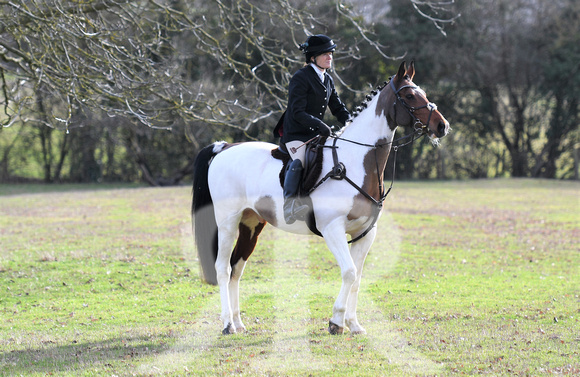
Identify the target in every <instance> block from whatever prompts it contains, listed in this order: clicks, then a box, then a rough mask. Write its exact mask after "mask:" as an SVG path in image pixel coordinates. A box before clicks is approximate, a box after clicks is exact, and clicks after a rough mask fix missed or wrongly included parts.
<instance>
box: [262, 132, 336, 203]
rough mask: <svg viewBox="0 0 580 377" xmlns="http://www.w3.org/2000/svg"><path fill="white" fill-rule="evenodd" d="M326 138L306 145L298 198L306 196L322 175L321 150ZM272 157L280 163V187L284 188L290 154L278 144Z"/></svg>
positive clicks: (284, 147) (281, 144) (319, 138)
mask: <svg viewBox="0 0 580 377" xmlns="http://www.w3.org/2000/svg"><path fill="white" fill-rule="evenodd" d="M326 139H327V138H326V137H322V136H319V137H318V139H316V140H314V141H312V142H310V143H308V144H306V145H305V146H304V148H306V155H305V161H304V165H305V166H304V167H303V168H304V171H303V172H302V183H301V185H300V192H299V194H300V196H306V195H308V192H310V190H311V189H312V188H313V187H314V185H315V184H316V182H317V181H318V178H319V177H320V174H321V173H322V157H323V153H322V149H323V147H324V143H325V142H326ZM271 154H272V157H274V158H275V159H277V160H281V161H282V170H280V175H279V176H280V185H281V186H282V187H284V179H285V178H286V171H287V170H288V166H289V165H290V164H289V163H290V160H291V159H290V154H289V153H288V150H287V149H286V145H284V143H282V142H280V145H279V146H278V148H276V149H273V150H272V152H271Z"/></svg>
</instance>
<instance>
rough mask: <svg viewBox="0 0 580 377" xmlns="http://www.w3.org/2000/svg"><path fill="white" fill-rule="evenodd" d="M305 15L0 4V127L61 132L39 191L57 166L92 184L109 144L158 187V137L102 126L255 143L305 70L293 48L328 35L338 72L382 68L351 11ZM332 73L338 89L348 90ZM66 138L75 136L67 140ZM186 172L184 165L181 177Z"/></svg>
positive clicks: (266, 10) (240, 9)
mask: <svg viewBox="0 0 580 377" xmlns="http://www.w3.org/2000/svg"><path fill="white" fill-rule="evenodd" d="M409 4H412V5H413V6H415V9H416V10H417V11H420V12H421V13H423V15H424V17H427V18H429V20H430V22H432V23H433V24H435V25H436V26H437V27H441V25H442V23H444V22H445V20H441V19H437V18H435V17H432V16H430V14H431V12H437V10H438V9H440V5H437V4H439V3H436V2H429V1H428V2H421V1H418V0H409ZM305 5H306V4H303V3H302V2H301V0H297V1H289V0H269V1H265V2H264V1H261V2H256V1H251V0H212V1H201V0H196V1H184V0H161V1H153V0H138V1H128V0H89V1H83V2H69V1H65V0H26V1H25V0H20V1H10V2H8V1H0V12H1V16H0V36H1V38H0V85H1V87H2V97H3V101H2V105H3V106H2V109H3V116H2V118H0V121H1V122H2V124H3V126H4V127H8V126H11V125H14V124H17V123H18V124H20V123H27V124H32V125H40V126H47V127H49V128H52V129H61V130H65V131H66V133H65V134H64V135H63V134H61V133H57V134H54V133H53V132H52V131H49V130H43V131H41V132H40V133H39V138H40V140H41V144H43V145H44V146H45V148H43V158H42V160H43V161H44V177H45V178H44V179H45V180H46V181H51V180H58V179H60V174H61V172H62V171H63V169H64V167H65V165H66V167H68V168H69V172H70V176H71V177H73V178H74V179H79V180H87V179H88V180H95V179H100V178H99V177H102V176H103V172H102V169H103V166H105V165H103V163H102V161H101V162H99V161H98V158H97V157H96V156H101V157H103V156H104V157H107V156H108V157H107V159H108V158H110V157H113V156H114V155H115V153H112V152H113V151H114V149H110V148H109V149H108V152H107V153H104V152H103V150H105V149H107V148H108V147H107V145H103V144H102V140H109V141H110V138H111V137H113V136H114V137H118V138H119V139H116V142H117V143H118V144H119V145H123V147H124V148H125V150H126V151H127V153H128V154H129V155H132V156H134V160H135V163H136V164H137V165H138V166H140V167H141V171H142V176H143V177H144V179H146V180H147V181H149V182H150V183H152V184H158V183H159V182H160V181H162V180H157V179H156V178H153V177H154V175H155V173H153V172H151V171H150V170H151V169H152V168H151V166H152V164H149V163H144V161H143V158H144V155H145V153H144V144H147V143H148V142H149V141H151V140H152V139H154V138H156V137H157V136H156V135H155V136H151V137H142V136H143V135H140V134H141V133H144V134H147V133H148V132H149V131H138V132H133V131H135V128H132V127H130V128H127V132H109V131H110V130H108V131H105V128H104V127H101V126H99V125H102V124H108V122H105V121H104V120H105V119H106V118H107V117H120V118H123V119H128V120H129V121H130V122H131V123H132V124H133V125H137V126H138V125H141V126H145V127H144V128H143V129H144V130H151V129H163V130H168V132H171V135H174V136H175V138H174V139H173V140H180V141H179V142H180V143H182V141H183V140H185V141H187V142H189V143H192V144H193V145H194V149H195V148H198V147H199V144H203V143H205V142H206V140H207V141H209V140H212V139H214V137H215V136H216V135H220V134H223V135H225V136H228V135H231V134H235V133H238V134H239V135H242V136H244V137H246V138H252V137H260V136H263V132H264V130H265V128H266V127H268V128H269V127H270V124H271V122H272V118H274V119H275V118H276V117H277V116H279V115H280V114H281V112H282V111H283V109H284V108H285V102H286V88H287V83H288V80H289V78H290V77H291V74H292V72H293V71H295V70H296V69H297V67H298V66H299V65H300V64H301V60H302V59H301V57H300V56H299V54H297V49H296V47H297V45H298V44H299V43H300V42H302V41H303V40H304V39H305V38H306V36H307V35H309V34H310V33H312V32H327V33H331V32H332V33H333V35H334V34H336V35H337V37H338V38H340V41H339V42H340V44H341V45H342V46H345V49H343V50H340V51H338V52H337V59H340V60H342V61H344V62H345V63H347V64H345V66H348V62H355V61H356V62H360V61H361V59H362V55H361V52H367V51H369V50H372V51H373V53H376V54H378V55H377V56H379V57H380V58H381V59H388V58H389V56H388V55H387V54H386V53H385V51H386V49H385V48H384V47H382V46H381V45H380V44H379V43H377V42H376V41H375V39H376V38H375V37H374V36H373V35H372V33H370V32H369V30H367V27H366V26H365V23H364V19H363V18H361V17H359V16H358V15H356V13H355V8H353V6H350V5H347V4H341V3H338V2H330V1H329V2H328V3H322V4H318V5H316V6H313V5H312V4H309V6H308V7H306V6H305ZM355 5H356V4H355ZM305 9H307V10H309V11H310V12H311V13H310V12H309V11H307V10H305ZM319 10H323V11H319ZM313 14H317V15H321V16H317V17H315V16H313ZM341 73H342V72H337V74H338V81H339V83H341V84H342V85H343V86H344V87H345V88H347V89H348V88H350V87H357V84H358V82H354V83H348V84H347V82H346V81H344V80H342V78H341ZM354 92H356V91H354ZM120 123H122V124H126V122H124V121H123V122H120ZM84 127H100V129H101V131H94V130H93V131H91V132H88V135H87V137H86V138H85V137H83V138H82V140H84V141H86V144H82V143H80V144H79V143H78V142H77V141H75V140H74V139H75V138H76V137H78V135H79V134H81V133H84V132H85V130H86V129H84V130H83V131H82V132H81V128H84ZM127 127H128V126H127ZM0 129H1V128H0ZM132 130H133V131H132ZM69 132H71V133H74V134H75V135H76V136H74V137H72V136H71V137H68V136H67V135H68V133H69ZM67 138H70V139H71V140H67ZM103 138H105V139H103ZM107 138H108V139H107ZM162 138H164V136H162V137H161V139H162ZM93 141H94V143H93ZM81 144H82V146H81ZM153 144H155V143H153ZM196 144H197V145H196ZM59 146H60V148H59ZM89 155H92V156H93V157H92V158H90V157H89ZM191 155H194V153H191ZM147 158H148V156H147ZM64 159H68V160H69V162H68V163H65V162H64ZM189 162H190V161H185V162H182V166H183V169H185V168H186V167H187V166H188V165H189ZM107 163H109V162H107ZM54 165H56V166H54ZM183 169H181V170H183ZM178 170H180V169H178ZM81 171H85V172H91V171H92V173H87V174H88V175H86V176H83V174H85V172H83V173H81ZM75 172H76V173H75ZM79 174H80V175H79ZM179 174H181V171H180V172H179ZM169 181H172V179H169Z"/></svg>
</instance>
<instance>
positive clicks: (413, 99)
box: [377, 62, 449, 142]
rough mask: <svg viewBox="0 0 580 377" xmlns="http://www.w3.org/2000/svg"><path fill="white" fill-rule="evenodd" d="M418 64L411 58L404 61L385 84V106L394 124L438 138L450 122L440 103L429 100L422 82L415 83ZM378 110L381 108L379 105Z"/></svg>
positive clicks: (443, 134)
mask: <svg viewBox="0 0 580 377" xmlns="http://www.w3.org/2000/svg"><path fill="white" fill-rule="evenodd" d="M413 76H415V64H414V62H411V64H410V65H409V66H408V67H405V62H402V63H401V65H400V67H399V71H398V72H397V74H396V75H395V76H393V77H392V78H391V80H390V83H389V85H388V87H387V88H385V89H384V90H385V93H384V95H385V96H386V98H385V99H384V102H383V104H384V106H386V107H385V108H383V109H380V111H384V112H385V115H386V117H387V121H388V123H389V125H390V126H391V128H393V129H394V128H396V127H397V126H403V127H414V128H415V130H416V131H417V132H422V133H425V134H427V135H429V137H430V138H431V140H433V141H434V142H436V141H437V140H438V139H439V138H442V137H444V136H445V135H447V133H448V132H449V122H448V121H447V120H446V119H445V118H444V117H443V115H441V113H440V112H439V111H438V110H437V106H436V105H435V104H434V103H432V102H429V100H428V99H427V95H426V94H425V92H424V91H423V89H421V88H420V87H419V86H417V85H415V84H414V83H413ZM377 111H379V108H377Z"/></svg>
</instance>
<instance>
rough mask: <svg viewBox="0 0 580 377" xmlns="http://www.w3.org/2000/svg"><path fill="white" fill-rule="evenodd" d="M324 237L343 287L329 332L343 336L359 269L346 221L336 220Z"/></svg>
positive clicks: (336, 303) (335, 304)
mask: <svg viewBox="0 0 580 377" xmlns="http://www.w3.org/2000/svg"><path fill="white" fill-rule="evenodd" d="M322 235H323V236H324V240H325V241H326V244H327V245H328V248H329V249H330V251H331V252H332V254H334V257H335V258H336V261H337V262H338V265H339V267H340V273H341V276H342V286H341V287H340V292H339V293H338V297H337V298H336V301H335V302H334V307H333V308H332V318H331V319H330V323H329V327H328V331H329V332H330V333H331V334H333V335H335V334H342V332H343V331H344V326H345V314H346V309H347V303H348V296H349V295H350V292H351V289H352V285H353V284H354V282H355V280H356V276H357V268H356V266H355V264H354V262H353V260H352V257H351V255H350V251H349V248H348V243H347V240H346V233H345V226H344V221H343V220H342V219H336V220H334V221H333V222H331V223H330V224H329V225H327V226H326V227H325V228H324V231H323V232H322Z"/></svg>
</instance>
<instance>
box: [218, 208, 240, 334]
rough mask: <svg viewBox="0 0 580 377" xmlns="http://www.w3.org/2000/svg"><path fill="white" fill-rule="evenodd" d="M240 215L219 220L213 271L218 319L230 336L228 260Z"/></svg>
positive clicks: (229, 268) (232, 327) (231, 327)
mask: <svg viewBox="0 0 580 377" xmlns="http://www.w3.org/2000/svg"><path fill="white" fill-rule="evenodd" d="M240 217H241V215H240V214H237V215H231V216H229V217H225V218H222V219H220V221H218V222H217V225H218V255H217V258H216V262H215V270H216V276H217V282H218V286H219V288H220V298H221V305H222V311H221V316H220V319H221V320H222V321H223V324H224V327H223V330H222V333H223V334H231V333H235V332H236V328H235V326H234V321H233V313H232V308H231V306H230V292H229V285H230V276H231V274H232V267H231V265H230V258H231V256H232V252H233V245H234V241H235V237H236V234H237V231H238V224H239V222H240Z"/></svg>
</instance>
